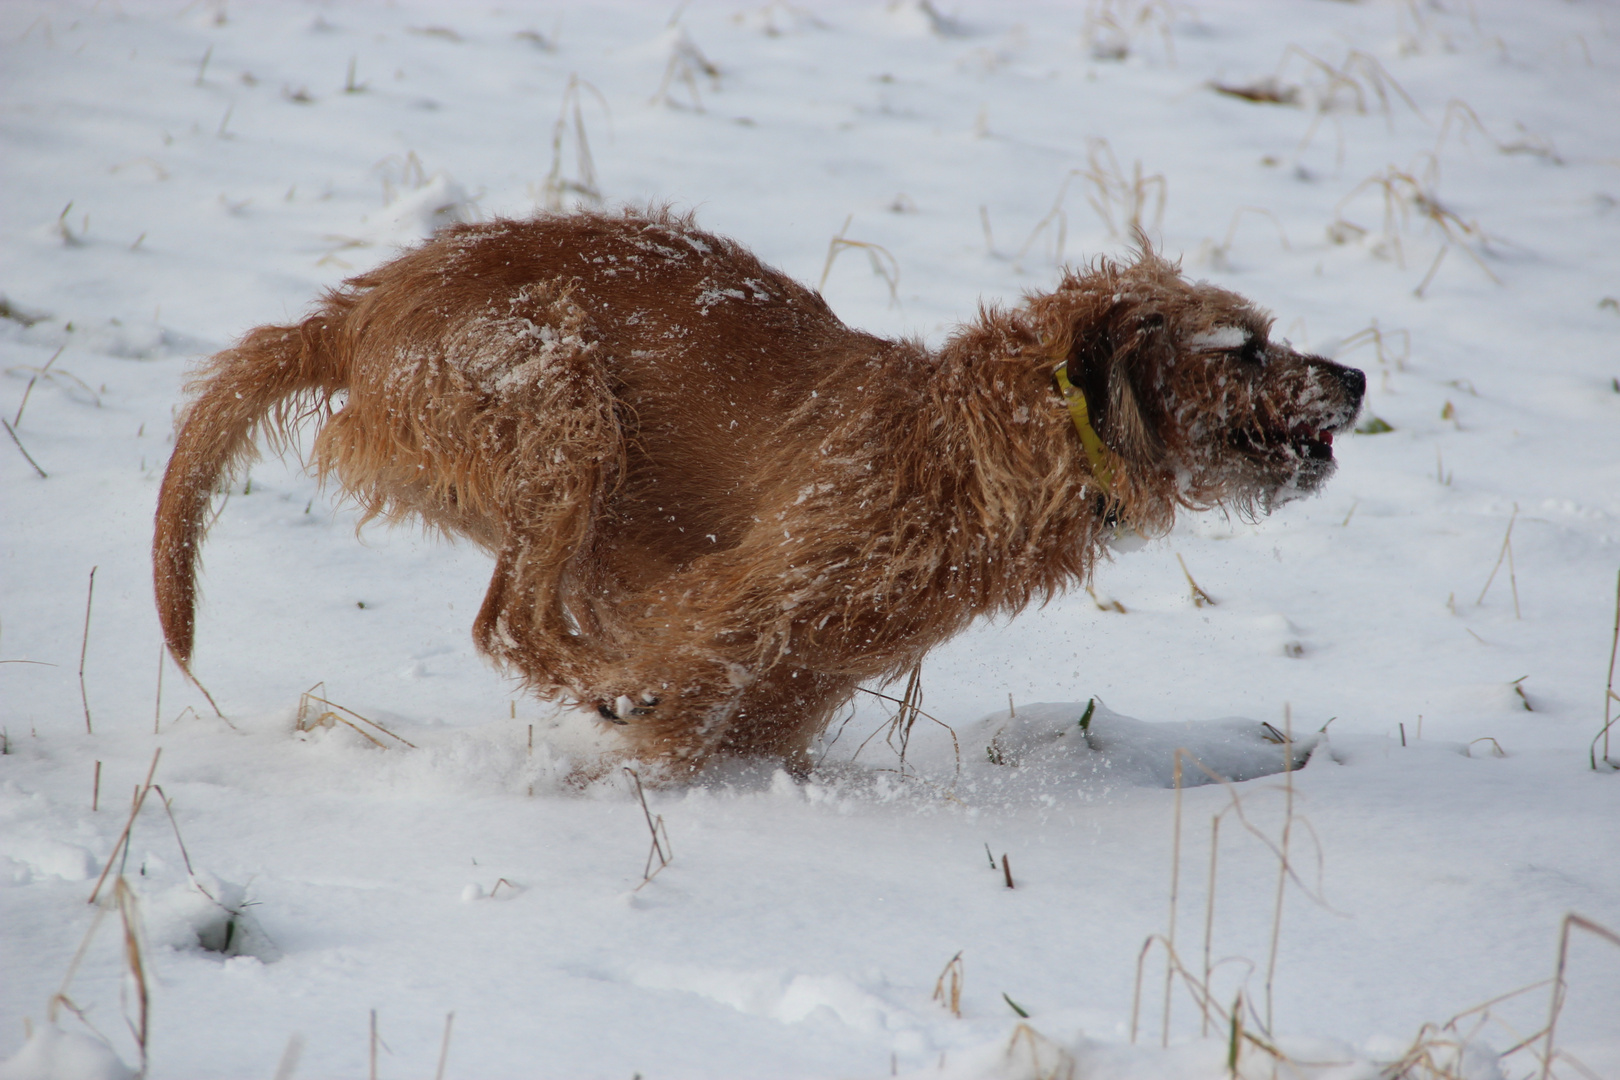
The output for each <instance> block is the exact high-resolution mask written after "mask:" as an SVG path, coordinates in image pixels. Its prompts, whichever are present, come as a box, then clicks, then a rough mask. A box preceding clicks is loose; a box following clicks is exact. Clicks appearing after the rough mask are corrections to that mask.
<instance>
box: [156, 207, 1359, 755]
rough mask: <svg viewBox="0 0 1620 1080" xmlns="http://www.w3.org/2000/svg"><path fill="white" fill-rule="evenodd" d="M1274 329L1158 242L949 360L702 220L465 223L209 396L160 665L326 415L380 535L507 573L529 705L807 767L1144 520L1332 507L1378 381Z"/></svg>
mask: <svg viewBox="0 0 1620 1080" xmlns="http://www.w3.org/2000/svg"><path fill="white" fill-rule="evenodd" d="M1269 327H1270V324H1269V319H1268V318H1267V317H1266V316H1265V315H1264V314H1263V313H1261V312H1260V311H1258V310H1257V309H1256V308H1254V307H1253V306H1252V305H1250V304H1249V303H1248V302H1247V301H1245V300H1243V299H1242V298H1241V297H1238V296H1236V295H1235V294H1233V293H1230V292H1227V291H1225V290H1222V289H1218V288H1215V287H1213V286H1210V285H1207V284H1202V283H1193V282H1188V281H1187V280H1186V279H1184V278H1183V277H1182V276H1181V275H1180V273H1179V272H1178V270H1177V268H1176V267H1175V266H1174V265H1173V264H1171V263H1168V262H1166V261H1165V260H1163V259H1161V258H1159V257H1158V256H1157V255H1155V254H1153V253H1152V252H1151V251H1150V250H1147V249H1146V248H1145V246H1144V250H1143V251H1142V252H1141V253H1140V255H1139V256H1138V257H1137V258H1136V259H1135V260H1134V261H1133V262H1131V263H1129V264H1122V263H1116V262H1111V261H1107V260H1099V261H1097V262H1095V263H1093V264H1092V265H1090V266H1088V267H1085V268H1083V269H1081V270H1076V271H1071V272H1068V273H1066V274H1065V275H1064V276H1063V278H1062V280H1061V281H1060V282H1059V283H1058V286H1057V287H1056V288H1055V289H1054V290H1052V291H1050V292H1046V293H1041V294H1038V295H1031V296H1029V297H1026V298H1025V300H1024V302H1023V303H1021V304H1020V305H1018V306H1017V307H1014V308H1010V309H1000V308H984V309H982V310H981V311H980V312H979V313H978V316H977V317H976V318H975V319H973V320H972V321H970V322H968V323H965V324H964V325H963V326H961V327H960V328H959V329H958V330H957V331H956V332H954V333H953V334H952V335H950V336H949V337H948V338H947V340H946V341H945V343H944V344H943V346H942V347H940V348H939V349H937V350H930V349H928V348H926V347H924V346H923V345H922V344H921V343H919V342H915V341H891V340H885V339H881V338H877V337H874V336H872V335H869V334H865V333H862V332H860V331H857V330H853V329H851V328H849V327H847V326H845V325H844V324H843V323H842V322H840V321H839V320H838V319H837V317H836V316H834V315H833V314H832V312H831V311H830V310H829V309H828V308H827V306H826V304H825V303H824V302H823V301H822V299H821V297H820V296H819V295H817V294H816V293H814V292H812V291H810V290H808V289H806V288H804V287H803V286H802V285H800V284H798V283H797V282H794V281H793V280H791V279H789V278H787V277H786V276H784V275H782V274H780V273H778V272H777V271H775V270H772V269H770V268H768V267H765V266H764V265H762V264H761V263H759V262H758V260H757V259H755V258H754V257H753V256H752V255H750V254H749V253H748V252H747V251H745V250H744V249H742V248H741V247H739V246H738V245H736V244H735V243H733V242H731V241H729V240H725V239H723V238H720V237H716V236H713V235H711V234H709V233H705V232H702V231H700V230H699V229H697V228H696V226H695V225H694V224H693V223H692V221H691V220H690V219H689V218H682V217H676V216H673V215H670V214H665V213H659V212H626V213H623V214H617V215H613V214H568V215H547V216H541V217H538V218H535V219H532V220H524V221H495V222H491V223H486V224H480V225H464V226H456V227H453V228H451V229H448V230H446V231H445V232H444V233H442V234H440V235H439V236H438V237H437V238H435V239H434V240H432V241H429V242H428V243H426V244H424V245H422V246H421V247H419V248H417V249H415V250H413V251H411V252H408V253H406V254H404V255H402V256H400V257H399V258H398V259H396V260H394V261H393V262H390V263H388V264H386V265H384V266H382V267H380V268H379V269H377V270H375V271H373V272H371V273H369V274H365V275H361V276H360V277H357V278H354V279H353V280H351V281H349V282H348V283H346V284H345V286H344V287H343V288H342V289H339V290H336V291H334V292H332V293H330V294H328V295H327V296H326V297H325V298H324V299H323V300H322V301H321V303H320V304H319V305H318V307H317V309H316V311H315V312H314V313H313V314H312V315H311V316H310V317H309V318H308V319H306V320H304V321H303V322H301V323H299V324H297V325H296V326H286V327H262V328H260V329H258V330H255V331H253V332H251V333H250V334H249V335H247V337H245V338H244V339H243V341H242V342H241V343H240V344H239V345H237V346H236V347H235V348H233V349H230V350H227V351H226V352H224V353H221V354H220V355H219V356H217V357H215V358H214V359H213V360H212V361H210V362H209V364H208V365H206V366H205V367H204V368H203V369H202V370H201V371H200V373H199V375H198V377H197V379H196V380H195V381H194V383H193V384H192V390H193V392H194V394H195V395H196V396H195V400H194V403H193V405H192V406H191V409H190V411H189V412H188V413H187V415H186V417H185V419H184V421H183V423H182V427H181V430H180V433H179V435H178V437H177V441H176V449H175V454H174V458H173V459H172V461H171V463H170V466H169V470H168V473H167V475H166V476H165V479H164V486H163V491H162V495H161V496H160V501H159V508H158V516H157V531H156V537H155V540H154V569H155V577H156V584H157V591H158V603H159V613H160V616H161V618H162V621H163V626H164V632H165V636H166V640H167V641H168V644H169V647H170V650H171V651H172V652H173V654H174V656H175V657H176V659H177V660H179V661H180V662H181V663H182V664H183V665H189V663H190V660H191V653H192V640H193V618H194V616H193V608H194V606H195V581H196V560H197V551H198V547H199V545H200V543H201V539H202V532H203V526H204V523H205V521H206V519H207V511H208V505H209V500H210V497H211V495H212V494H213V492H214V491H215V490H216V488H217V487H218V486H219V485H220V483H221V482H222V481H223V479H224V478H226V477H227V476H228V475H229V473H230V471H231V469H232V468H234V467H236V466H237V465H239V464H240V462H241V461H242V460H244V459H245V458H246V456H247V455H249V454H251V452H252V450H253V445H254V439H255V436H256V435H257V434H259V433H260V432H261V431H263V432H264V433H266V434H268V435H269V436H271V437H272V439H273V440H274V439H276V438H279V439H283V440H285V439H287V438H289V437H290V435H291V432H292V430H293V429H294V428H295V427H296V426H297V424H298V423H299V422H301V421H302V420H305V419H311V418H312V419H313V420H314V422H316V423H318V424H319V430H318V433H317V435H316V439H315V444H314V461H313V465H314V467H315V468H316V469H317V470H318V471H319V473H320V475H321V476H323V477H325V478H328V479H330V480H332V481H333V482H335V483H336V484H337V485H339V486H340V487H341V488H342V489H343V490H344V491H345V492H347V493H349V494H350V495H352V496H353V497H354V498H356V499H357V500H358V501H359V503H360V505H361V506H362V507H363V508H364V509H365V511H366V513H367V515H368V516H381V517H384V518H387V519H390V520H419V521H421V522H423V523H425V524H426V525H427V526H429V527H430V528H434V529H437V530H440V531H442V532H444V533H446V534H449V535H453V536H459V537H465V538H467V539H469V540H471V541H473V542H475V543H477V544H479V545H480V546H482V547H483V548H485V549H486V550H488V551H489V552H490V553H491V554H492V555H493V556H494V557H495V564H496V565H495V572H494V575H493V578H492V581H491V584H490V587H489V591H488V593H487V595H486V596H485V599H484V603H483V606H482V607H481V608H480V610H479V614H478V617H477V619H476V621H475V623H474V629H473V633H474V639H475V641H476V642H477V644H478V647H479V648H480V649H481V650H482V651H483V652H484V653H486V654H487V655H489V656H490V657H491V658H493V659H494V660H495V661H497V662H498V663H500V664H501V665H502V666H504V667H505V668H507V669H508V670H511V671H513V672H516V673H517V674H519V675H521V676H522V677H523V679H524V680H525V682H526V683H527V684H528V686H529V687H531V688H532V689H533V690H534V691H535V692H537V693H539V694H541V695H544V696H552V697H564V698H567V699H569V700H573V701H575V702H578V703H580V704H584V705H587V706H591V707H595V708H596V709H598V710H599V711H600V712H601V713H602V714H603V716H604V718H605V719H606V720H608V721H611V722H614V723H615V724H617V725H619V726H620V728H621V730H622V731H623V733H624V734H625V735H626V736H627V738H628V739H629V740H630V742H631V744H632V745H633V747H634V748H635V750H636V751H637V752H638V753H639V754H641V755H643V756H646V757H650V758H656V759H659V760H662V761H664V762H666V763H668V764H669V765H670V766H671V768H672V769H676V770H679V769H685V768H695V767H698V766H700V765H701V764H702V763H703V762H704V761H706V760H708V759H709V758H710V757H712V756H713V755H716V754H745V755H764V756H769V757H774V758H776V759H779V760H781V761H783V762H786V763H788V764H789V765H791V766H795V767H802V766H803V764H804V762H805V761H806V756H805V755H806V752H807V750H808V748H809V746H810V744H811V742H812V740H813V739H814V738H815V736H816V735H817V734H818V733H819V732H820V731H821V730H822V728H823V727H824V726H825V725H826V723H827V721H828V719H829V718H830V717H831V715H832V714H833V712H834V710H835V709H836V708H837V707H838V706H839V705H840V704H841V703H842V702H843V701H845V700H846V699H847V698H848V697H849V696H850V695H851V694H852V693H853V692H854V688H855V687H856V686H857V685H859V684H860V683H862V682H867V681H870V680H883V679H888V678H893V677H895V676H897V675H899V674H900V673H902V672H904V671H906V670H908V669H909V668H910V667H911V666H912V665H914V664H915V663H917V662H918V661H919V660H920V659H921V658H922V656H923V655H924V654H926V653H927V651H928V650H929V649H931V648H932V647H933V646H934V645H936V644H938V643H939V642H941V641H943V640H945V639H946V638H948V637H950V636H952V635H954V634H956V633H958V632H959V631H961V630H962V629H963V628H964V627H966V626H967V625H968V623H970V622H971V621H972V620H973V619H975V618H977V617H979V616H982V615H988V614H1012V613H1015V612H1017V611H1019V610H1021V609H1022V608H1023V607H1025V606H1026V605H1027V604H1029V603H1030V602H1031V601H1038V600H1044V599H1046V598H1048V597H1050V596H1052V595H1054V594H1056V593H1058V592H1060V591H1062V590H1063V589H1065V588H1067V587H1068V586H1070V585H1073V584H1076V583H1080V582H1083V581H1085V580H1086V579H1087V578H1088V576H1089V575H1090V573H1091V571H1092V569H1093V567H1094V566H1095V564H1096V562H1097V560H1098V559H1099V558H1100V557H1101V556H1102V555H1103V553H1104V551H1105V547H1106V544H1107V542H1108V541H1109V540H1110V539H1111V538H1112V536H1113V535H1114V532H1115V529H1116V527H1117V523H1119V522H1125V523H1128V525H1130V526H1131V527H1134V528H1136V529H1137V530H1139V531H1141V532H1144V533H1146V534H1150V535H1151V534H1154V533H1159V532H1163V531H1164V530H1166V529H1168V528H1169V527H1170V525H1171V524H1172V522H1173V520H1174V517H1175V515H1176V513H1177V512H1178V511H1180V510H1183V509H1205V508H1209V507H1215V506H1225V507H1228V508H1230V509H1231V510H1233V511H1234V512H1237V513H1240V514H1247V515H1255V514H1259V513H1263V512H1267V511H1269V510H1270V509H1271V508H1272V507H1274V506H1276V505H1279V504H1280V503H1282V502H1285V501H1287V500H1289V499H1291V498H1295V497H1298V496H1301V495H1305V494H1308V493H1310V492H1312V491H1314V490H1316V489H1317V488H1318V487H1319V486H1320V485H1321V484H1322V483H1323V482H1324V481H1325V480H1326V479H1327V477H1328V475H1330V474H1331V472H1332V469H1333V457H1332V448H1331V447H1332V436H1333V434H1334V433H1336V432H1339V431H1342V430H1344V429H1345V428H1346V427H1348V426H1349V424H1350V423H1351V422H1352V421H1353V420H1354V417H1355V415H1356V412H1357V410H1358V408H1359V406H1360V401H1361V396H1362V393H1363V389H1364V385H1365V380H1364V379H1363V378H1362V376H1361V373H1360V372H1356V371H1354V370H1352V369H1348V368H1344V367H1341V366H1339V365H1337V364H1333V363H1331V362H1330V361H1327V360H1324V359H1321V358H1319V357H1311V356H1306V355H1303V354H1300V353H1298V352H1296V351H1294V350H1293V349H1291V348H1289V347H1287V346H1286V345H1280V344H1276V343H1273V342H1271V341H1270V340H1269V336H1268V332H1269ZM1060 363H1065V364H1066V365H1067V372H1068V375H1069V377H1070V378H1071V379H1072V381H1073V382H1074V384H1075V385H1076V386H1078V387H1080V389H1081V390H1082V392H1083V393H1084V395H1085V397H1086V400H1087V403H1088V405H1089V408H1090V413H1091V416H1092V421H1093V424H1094V426H1095V428H1096V430H1097V433H1098V435H1099V436H1100V437H1101V440H1102V442H1103V444H1104V445H1105V447H1106V451H1105V454H1106V459H1107V464H1108V467H1109V470H1110V471H1111V472H1112V475H1113V482H1112V485H1111V486H1106V487H1105V485H1104V484H1102V483H1101V482H1100V481H1099V479H1098V478H1097V476H1096V475H1094V474H1093V466H1092V464H1091V462H1090V461H1089V460H1088V458H1087V455H1086V453H1085V451H1084V449H1083V447H1082V445H1081V441H1080V439H1079V437H1078V436H1077V434H1076V431H1075V428H1074V426H1073V424H1072V423H1071V421H1070V417H1069V412H1068V409H1067V407H1066V406H1065V404H1064V402H1063V400H1062V398H1061V397H1060V396H1059V394H1058V392H1057V389H1056V387H1055V384H1054V381H1053V370H1054V368H1055V367H1056V366H1057V365H1058V364H1060Z"/></svg>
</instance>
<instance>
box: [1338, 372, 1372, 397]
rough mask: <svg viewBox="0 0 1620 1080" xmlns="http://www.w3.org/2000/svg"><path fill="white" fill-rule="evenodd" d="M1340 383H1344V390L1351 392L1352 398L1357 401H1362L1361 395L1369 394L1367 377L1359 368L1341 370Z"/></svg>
mask: <svg viewBox="0 0 1620 1080" xmlns="http://www.w3.org/2000/svg"><path fill="white" fill-rule="evenodd" d="M1339 381H1341V382H1343V383H1344V388H1345V389H1346V390H1347V391H1349V393H1350V396H1351V397H1352V398H1354V399H1355V400H1357V401H1360V400H1361V395H1362V394H1365V393H1366V392H1367V376H1366V375H1364V374H1363V373H1362V372H1361V371H1360V370H1359V369H1357V368H1353V367H1342V368H1340V369H1339Z"/></svg>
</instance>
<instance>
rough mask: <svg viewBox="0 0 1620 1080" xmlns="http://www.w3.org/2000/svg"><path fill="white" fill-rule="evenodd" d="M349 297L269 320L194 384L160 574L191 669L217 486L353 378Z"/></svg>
mask: <svg viewBox="0 0 1620 1080" xmlns="http://www.w3.org/2000/svg"><path fill="white" fill-rule="evenodd" d="M343 299H344V298H342V297H338V296H333V297H330V298H329V299H328V302H327V303H326V304H325V305H324V306H323V308H322V310H321V312H320V313H318V314H316V315H313V316H311V317H310V318H309V319H307V320H305V321H304V322H303V323H300V324H298V325H296V326H261V327H259V328H258V329H256V330H253V331H251V332H249V333H248V335H247V336H246V337H244V338H243V339H242V340H241V341H240V342H239V343H237V344H236V345H235V346H234V347H233V348H230V349H227V350H225V351H224V352H222V353H220V354H219V355H217V356H215V357H214V358H213V359H212V360H211V361H209V362H208V364H207V365H206V366H205V367H204V368H203V369H202V370H201V371H199V372H198V374H197V377H196V378H195V379H194V380H193V381H192V382H191V383H190V384H189V385H188V387H187V389H188V390H191V391H193V392H194V393H195V394H196V397H195V399H194V400H193V402H192V404H191V406H190V407H189V409H188V410H187V412H186V414H185V418H184V420H183V421H182V422H181V425H180V431H179V434H178V435H177V436H176V437H175V441H174V454H173V456H172V457H170V458H169V467H168V470H167V471H166V472H165V473H164V474H163V488H162V490H161V492H160V493H159V494H158V507H157V522H156V528H155V530H154V533H153V537H152V579H153V585H154V586H155V589H156V593H157V609H158V621H159V622H160V623H161V624H162V627H163V640H164V642H165V643H167V645H168V647H169V653H170V654H171V655H172V656H173V657H174V659H175V662H176V663H178V664H179V665H180V667H181V668H182V669H183V670H185V672H186V673H187V674H188V675H189V674H190V673H191V649H192V640H193V632H194V625H195V609H196V601H197V553H198V548H199V546H200V545H201V544H202V539H203V534H204V533H205V532H206V531H207V529H208V525H209V524H210V522H209V520H208V511H209V507H210V504H211V503H212V501H213V496H214V493H215V491H216V490H217V489H218V488H219V487H220V486H221V484H222V483H223V482H225V481H226V480H227V479H228V478H229V477H230V475H231V473H232V471H233V470H234V469H236V468H237V467H238V466H240V465H242V464H243V463H244V462H245V461H247V460H248V459H249V458H251V457H252V455H253V453H254V440H255V437H256V436H257V435H259V434H260V433H261V432H263V433H264V434H265V435H267V436H268V437H269V438H270V439H271V440H272V441H273V442H276V443H284V442H286V441H288V440H290V439H291V438H292V437H293V434H294V430H295V429H296V427H297V425H298V421H299V420H300V419H302V418H303V417H305V416H308V415H310V414H311V413H313V412H317V411H319V410H320V409H322V408H324V407H325V406H326V404H327V402H328V401H329V400H330V398H331V396H332V395H333V394H335V393H337V392H338V391H339V390H341V389H343V386H344V384H345V383H346V381H347V380H346V378H345V371H346V368H347V364H346V363H345V362H344V357H343V350H342V347H341V341H342V334H341V328H342V323H343V319H342V309H343V307H344V306H345V305H344V303H343Z"/></svg>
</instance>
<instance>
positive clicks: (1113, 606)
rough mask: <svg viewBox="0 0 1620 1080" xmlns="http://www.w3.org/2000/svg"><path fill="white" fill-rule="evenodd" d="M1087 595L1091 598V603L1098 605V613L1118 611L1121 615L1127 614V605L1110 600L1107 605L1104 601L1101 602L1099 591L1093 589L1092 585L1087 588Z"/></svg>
mask: <svg viewBox="0 0 1620 1080" xmlns="http://www.w3.org/2000/svg"><path fill="white" fill-rule="evenodd" d="M1086 595H1088V596H1090V597H1091V602H1092V603H1093V604H1096V605H1097V610H1098V611H1117V612H1119V614H1121V615H1125V614H1127V612H1126V610H1125V605H1124V604H1122V603H1120V602H1119V601H1118V600H1109V601H1108V602H1106V603H1104V602H1103V601H1102V600H1099V599H1098V598H1097V591H1096V590H1095V589H1093V588H1092V587H1091V586H1090V585H1087V586H1086Z"/></svg>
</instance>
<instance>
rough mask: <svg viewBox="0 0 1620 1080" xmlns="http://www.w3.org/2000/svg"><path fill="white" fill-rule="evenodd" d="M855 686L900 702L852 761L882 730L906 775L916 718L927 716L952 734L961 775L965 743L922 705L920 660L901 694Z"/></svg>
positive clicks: (958, 773) (1009, 706) (852, 759)
mask: <svg viewBox="0 0 1620 1080" xmlns="http://www.w3.org/2000/svg"><path fill="white" fill-rule="evenodd" d="M856 689H857V690H859V691H861V693H863V694H870V695H871V696H872V697H875V698H881V699H882V700H884V701H889V702H893V703H894V704H895V705H897V706H899V708H898V709H896V710H895V714H894V715H893V716H892V717H890V718H889V722H888V723H887V724H885V725H884V726H883V727H880V728H878V729H877V731H874V732H872V734H870V735H868V736H867V737H866V738H865V739H864V740H862V742H861V745H860V746H857V747H856V748H855V753H853V754H851V755H850V758H849V759H850V760H851V761H854V760H855V759H856V758H857V757H860V754H861V751H862V750H865V749H866V744H867V743H869V742H871V741H872V740H873V739H875V738H877V736H878V735H879V733H882V734H883V741H884V742H886V743H888V745H889V749H891V750H893V751H894V752H895V753H896V754H897V755H898V756H899V758H900V772H901V774H902V775H903V774H904V773H905V771H906V751H907V749H908V748H909V747H910V745H911V729H912V728H913V727H914V726H915V725H916V723H917V718H918V717H922V718H923V719H925V720H932V721H933V722H934V723H936V724H938V725H939V726H940V727H942V728H944V729H945V733H946V734H947V735H949V736H950V737H951V750H952V752H953V753H954V754H955V756H956V775H957V776H961V774H962V744H961V743H960V742H958V741H957V738H956V729H955V728H953V727H951V725H949V724H947V723H946V722H945V721H943V720H941V719H940V718H939V717H937V716H934V715H932V714H930V713H926V712H924V711H923V709H922V699H923V694H922V665H921V664H918V665H916V666H915V667H913V668H912V669H911V674H910V675H909V676H907V677H906V688H905V690H904V692H903V693H902V695H901V696H900V697H891V696H890V695H888V694H884V693H880V692H878V691H876V690H868V689H867V688H866V687H864V686H858V687H856ZM1007 709H1008V712H1009V714H1010V713H1011V711H1012V695H1011V694H1008V695H1007ZM896 739H898V740H899V745H896V744H895V740H896Z"/></svg>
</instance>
